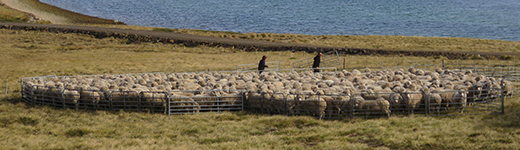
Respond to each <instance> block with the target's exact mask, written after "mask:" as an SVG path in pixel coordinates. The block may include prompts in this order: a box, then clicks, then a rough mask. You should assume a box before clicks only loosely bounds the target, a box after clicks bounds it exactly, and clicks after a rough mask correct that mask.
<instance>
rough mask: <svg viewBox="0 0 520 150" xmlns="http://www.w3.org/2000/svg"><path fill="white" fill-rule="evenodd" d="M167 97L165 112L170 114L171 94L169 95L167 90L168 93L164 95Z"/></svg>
mask: <svg viewBox="0 0 520 150" xmlns="http://www.w3.org/2000/svg"><path fill="white" fill-rule="evenodd" d="M166 96H167V97H168V101H167V102H166V111H168V112H166V114H168V116H169V115H171V114H172V110H171V95H170V91H169V90H168V95H166Z"/></svg>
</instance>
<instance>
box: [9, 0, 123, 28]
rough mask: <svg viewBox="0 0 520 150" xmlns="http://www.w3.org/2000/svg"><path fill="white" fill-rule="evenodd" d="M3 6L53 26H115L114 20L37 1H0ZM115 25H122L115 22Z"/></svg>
mask: <svg viewBox="0 0 520 150" xmlns="http://www.w3.org/2000/svg"><path fill="white" fill-rule="evenodd" d="M0 3H2V4H4V6H6V7H9V8H12V9H15V10H19V11H22V12H25V13H28V14H30V15H31V16H32V17H34V18H33V19H34V20H36V21H38V20H46V21H50V22H51V23H53V24H115V23H116V22H115V21H114V20H109V19H103V18H98V17H93V16H87V15H83V14H79V13H75V12H71V11H68V10H65V9H61V8H58V7H55V6H52V5H48V4H45V3H42V2H40V1H39V0H0ZM117 24H124V23H122V22H117Z"/></svg>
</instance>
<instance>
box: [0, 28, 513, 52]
mask: <svg viewBox="0 0 520 150" xmlns="http://www.w3.org/2000/svg"><path fill="white" fill-rule="evenodd" d="M0 28H2V29H11V30H38V31H48V32H63V33H81V34H88V35H92V36H94V37H96V38H106V37H114V38H122V39H128V40H129V41H130V42H135V43H139V42H154V43H172V44H184V45H186V46H193V47H195V46H199V45H205V46H214V47H234V48H237V49H243V50H246V51H255V50H258V51H306V52H318V51H320V52H328V51H334V50H337V51H338V52H339V53H340V54H348V55H404V56H421V57H427V56H444V57H447V58H449V59H466V58H468V57H471V56H474V55H480V56H481V57H491V56H493V57H499V56H504V55H510V56H518V55H520V53H504V52H445V51H413V50H379V49H359V48H345V47H330V46H316V45H305V44H291V43H276V42H266V41H255V40H243V39H229V38H220V37H209V36H198V35H189V34H179V33H171V32H157V31H142V30H129V29H115V28H98V27H84V26H71V25H51V24H26V23H0Z"/></svg>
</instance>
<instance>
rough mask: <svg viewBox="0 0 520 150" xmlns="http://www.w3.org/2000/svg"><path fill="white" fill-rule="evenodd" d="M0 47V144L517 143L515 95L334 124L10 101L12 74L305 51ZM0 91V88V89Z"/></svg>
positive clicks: (78, 43) (195, 66)
mask: <svg viewBox="0 0 520 150" xmlns="http://www.w3.org/2000/svg"><path fill="white" fill-rule="evenodd" d="M0 53H2V55H0V82H2V83H5V81H6V80H8V81H9V82H8V83H9V90H8V92H9V94H7V95H5V94H1V95H0V98H1V99H2V100H1V101H0V132H2V133H3V134H1V135H0V145H1V146H0V148H1V149H172V148H173V149H519V148H520V143H519V141H520V130H519V129H518V128H516V127H517V126H518V125H519V122H518V120H520V117H519V116H518V114H520V109H519V106H520V102H518V100H516V99H515V100H508V101H507V103H506V112H505V114H504V115H477V116H460V117H405V118H388V119H385V118H384V119H370V120H364V119H354V120H342V121H326V120H325V121H320V120H316V119H314V118H311V117H286V116H265V115H255V114H248V113H220V114H219V113H206V114H195V115H173V116H166V115H162V114H148V113H130V112H105V111H84V110H70V109H67V110H63V109H59V108H51V107H47V106H31V105H27V104H23V103H20V93H19V92H20V87H19V84H20V83H19V80H20V78H22V77H34V76H44V75H60V76H63V75H86V74H103V73H110V74H123V73H141V72H189V71H206V70H208V69H210V70H232V69H234V68H235V65H238V64H249V63H257V62H258V61H259V59H260V58H261V56H262V55H267V56H268V57H269V58H268V61H281V62H282V67H283V68H291V63H292V62H294V61H297V60H301V59H303V58H309V57H312V56H314V54H307V53H290V52H282V53H278V52H270V53H268V52H258V53H255V52H241V51H239V50H234V49H219V48H212V47H193V48H190V47H186V48H185V47H184V46H182V45H165V44H150V43H142V44H126V42H124V41H123V40H119V39H112V38H106V39H95V38H92V37H90V36H86V35H78V34H61V33H47V32H27V31H13V30H0ZM292 57H296V58H297V59H291V58H292ZM340 59H341V60H343V59H344V60H347V61H348V63H346V65H347V66H346V67H348V68H351V67H362V68H364V67H365V65H366V66H368V67H371V68H375V67H378V66H381V64H383V66H384V67H386V66H394V65H397V63H399V65H402V66H411V65H413V64H416V65H420V64H424V63H432V64H433V63H436V64H439V63H441V62H442V60H443V59H442V58H433V57H432V58H419V57H404V56H342V57H341V58H340ZM451 62H456V63H457V62H458V60H455V61H453V60H452V61H451ZM465 62H466V63H467V62H473V60H468V61H465ZM490 62H491V63H501V62H500V60H491V61H490ZM463 63H464V62H463ZM478 63H483V64H486V63H488V61H487V60H483V61H478ZM502 63H504V64H505V63H509V64H511V63H513V61H502ZM4 90H5V87H4V86H3V85H2V86H0V91H4Z"/></svg>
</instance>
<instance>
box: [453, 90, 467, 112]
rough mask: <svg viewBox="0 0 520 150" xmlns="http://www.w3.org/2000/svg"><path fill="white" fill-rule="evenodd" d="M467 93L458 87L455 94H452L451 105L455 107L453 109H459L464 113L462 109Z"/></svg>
mask: <svg viewBox="0 0 520 150" xmlns="http://www.w3.org/2000/svg"><path fill="white" fill-rule="evenodd" d="M467 93H468V92H467V91H466V90H464V89H460V90H458V91H457V92H456V93H455V94H453V95H452V102H453V104H452V105H451V107H453V108H455V110H460V113H464V109H465V108H466V103H467Z"/></svg>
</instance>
